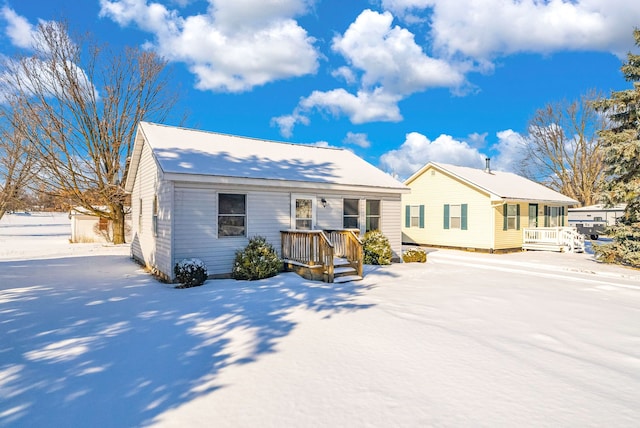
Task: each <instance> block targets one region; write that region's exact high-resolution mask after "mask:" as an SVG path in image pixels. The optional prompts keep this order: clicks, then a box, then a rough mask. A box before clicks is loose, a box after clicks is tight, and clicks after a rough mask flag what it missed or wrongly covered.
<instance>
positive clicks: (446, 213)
mask: <svg viewBox="0 0 640 428" xmlns="http://www.w3.org/2000/svg"><path fill="white" fill-rule="evenodd" d="M444 228H445V229H449V204H445V205H444Z"/></svg>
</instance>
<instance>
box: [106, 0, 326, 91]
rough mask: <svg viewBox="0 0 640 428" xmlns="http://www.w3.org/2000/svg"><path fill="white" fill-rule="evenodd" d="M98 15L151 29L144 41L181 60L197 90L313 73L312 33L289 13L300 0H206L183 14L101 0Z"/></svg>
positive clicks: (133, 1)
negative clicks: (201, 8)
mask: <svg viewBox="0 0 640 428" xmlns="http://www.w3.org/2000/svg"><path fill="white" fill-rule="evenodd" d="M100 5H101V11H100V15H101V16H102V17H108V18H110V19H112V20H114V21H115V22H117V23H118V24H119V25H121V26H128V25H132V24H135V25H137V26H138V27H139V28H140V29H142V30H144V31H147V32H149V33H151V34H153V35H154V37H155V40H154V41H153V42H152V43H150V44H148V45H147V46H148V47H152V48H153V49H155V50H157V51H158V52H159V53H160V54H161V55H163V56H164V57H166V58H167V59H169V60H171V61H180V62H184V63H186V64H187V65H188V66H189V69H190V70H191V72H192V73H194V74H195V75H196V77H197V83H196V86H197V87H198V88H199V89H202V90H213V91H228V92H242V91H247V90H250V89H252V88H253V87H255V86H260V85H264V84H266V83H269V82H272V81H275V80H279V79H286V78H290V77H297V76H302V75H306V74H310V73H315V72H316V70H317V67H318V52H317V51H316V49H315V48H314V46H313V43H314V39H313V38H312V37H310V36H309V35H308V34H307V32H306V31H305V30H304V29H303V28H302V27H300V26H299V25H298V23H297V22H296V21H295V20H294V19H293V18H294V17H295V16H296V15H299V14H301V13H304V12H305V11H306V10H307V8H308V7H309V4H308V2H307V1H304V0H210V7H209V9H208V11H207V12H206V13H202V14H197V15H191V16H186V17H183V16H181V15H180V14H179V11H177V10H169V9H167V8H166V7H165V6H163V5H161V4H159V3H153V2H150V3H147V1H146V0H115V1H109V0H101V1H100Z"/></svg>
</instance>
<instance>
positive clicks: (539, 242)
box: [522, 227, 585, 253]
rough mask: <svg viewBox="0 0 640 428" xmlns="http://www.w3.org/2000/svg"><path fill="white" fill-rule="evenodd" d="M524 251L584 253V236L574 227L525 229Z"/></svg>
mask: <svg viewBox="0 0 640 428" xmlns="http://www.w3.org/2000/svg"><path fill="white" fill-rule="evenodd" d="M522 233H523V236H522V249H523V250H543V251H566V252H576V253H582V252H584V249H585V247H584V236H583V235H582V234H580V233H578V231H577V230H576V229H575V228H574V227H536V228H525V229H523V232H522Z"/></svg>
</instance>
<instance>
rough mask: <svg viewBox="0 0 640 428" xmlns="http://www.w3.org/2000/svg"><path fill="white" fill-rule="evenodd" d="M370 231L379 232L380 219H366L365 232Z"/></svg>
mask: <svg viewBox="0 0 640 428" xmlns="http://www.w3.org/2000/svg"><path fill="white" fill-rule="evenodd" d="M370 230H380V219H379V218H378V217H367V232H369V231H370Z"/></svg>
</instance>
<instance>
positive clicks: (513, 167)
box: [491, 129, 527, 172]
mask: <svg viewBox="0 0 640 428" xmlns="http://www.w3.org/2000/svg"><path fill="white" fill-rule="evenodd" d="M496 136H497V137H498V142H497V143H496V144H494V145H493V146H492V147H491V150H492V151H493V152H495V153H496V155H495V156H493V157H492V159H491V165H492V168H493V169H497V170H500V171H509V172H517V166H518V164H519V162H520V161H521V160H522V158H523V150H524V148H525V147H526V145H527V139H526V138H525V137H523V136H522V135H520V134H519V133H517V132H515V131H513V130H511V129H507V130H504V131H500V132H498V133H496Z"/></svg>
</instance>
